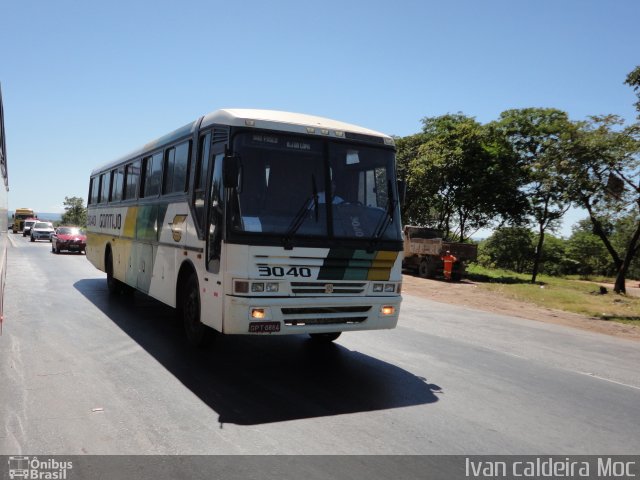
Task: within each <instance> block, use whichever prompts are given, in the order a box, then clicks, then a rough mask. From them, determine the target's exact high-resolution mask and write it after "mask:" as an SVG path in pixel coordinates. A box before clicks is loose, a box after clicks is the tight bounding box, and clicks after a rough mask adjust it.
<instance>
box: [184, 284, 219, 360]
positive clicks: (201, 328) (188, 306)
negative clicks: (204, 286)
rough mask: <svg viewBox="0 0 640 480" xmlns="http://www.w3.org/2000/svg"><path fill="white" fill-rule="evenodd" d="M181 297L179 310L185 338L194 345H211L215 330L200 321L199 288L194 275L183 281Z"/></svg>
mask: <svg viewBox="0 0 640 480" xmlns="http://www.w3.org/2000/svg"><path fill="white" fill-rule="evenodd" d="M181 297H182V298H181V302H180V310H181V314H182V321H183V323H184V331H185V333H186V336H187V340H188V341H189V343H190V344H191V345H193V346H194V347H200V348H201V347H207V346H209V345H211V344H212V343H213V340H214V339H215V337H214V333H215V332H214V330H213V329H211V328H209V327H208V326H207V325H205V324H204V323H202V322H201V321H200V289H199V287H198V279H197V278H196V276H195V275H191V276H190V277H189V279H188V280H187V282H186V283H185V285H184V287H183V288H182V295H181Z"/></svg>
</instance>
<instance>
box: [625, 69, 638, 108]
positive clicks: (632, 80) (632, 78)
mask: <svg viewBox="0 0 640 480" xmlns="http://www.w3.org/2000/svg"><path fill="white" fill-rule="evenodd" d="M624 83H626V84H627V85H629V86H630V87H631V88H633V91H634V92H636V95H637V96H638V101H637V102H636V103H635V104H634V105H635V107H636V110H638V118H640V65H638V66H637V67H636V68H634V69H633V70H632V71H631V72H629V75H627V79H626V80H625V82H624Z"/></svg>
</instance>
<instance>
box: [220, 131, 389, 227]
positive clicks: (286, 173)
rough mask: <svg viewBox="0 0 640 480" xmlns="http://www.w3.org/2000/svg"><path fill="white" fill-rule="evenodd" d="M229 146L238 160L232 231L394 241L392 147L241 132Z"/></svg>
mask: <svg viewBox="0 0 640 480" xmlns="http://www.w3.org/2000/svg"><path fill="white" fill-rule="evenodd" d="M234 152H235V153H236V154H237V155H238V156H239V158H240V163H241V176H240V181H239V187H238V194H237V201H236V202H232V204H233V205H234V208H235V212H233V213H234V214H233V218H234V219H235V220H234V221H233V228H234V230H236V231H240V232H245V233H249V232H256V233H257V232H259V233H261V234H262V235H264V234H274V235H281V236H283V237H293V236H296V237H334V238H344V239H360V240H371V239H376V238H380V239H385V240H400V238H401V236H400V235H401V234H400V219H399V218H398V217H399V215H398V208H397V201H396V199H397V194H396V187H395V172H394V169H393V165H394V153H393V151H391V150H388V149H384V148H375V147H368V146H361V145H355V144H354V145H351V144H348V143H337V142H331V141H329V140H328V139H327V140H325V139H318V138H308V137H304V138H298V137H293V136H288V135H279V134H256V133H245V134H241V135H238V136H236V138H235V142H234Z"/></svg>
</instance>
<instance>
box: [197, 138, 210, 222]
mask: <svg viewBox="0 0 640 480" xmlns="http://www.w3.org/2000/svg"><path fill="white" fill-rule="evenodd" d="M210 152H211V132H209V133H207V134H206V135H203V136H202V137H200V146H199V148H198V161H197V165H196V178H195V185H194V188H193V190H194V198H193V205H194V208H195V211H196V216H195V220H196V222H197V223H198V226H199V227H200V230H204V216H205V202H206V188H207V172H208V171H209V153H210Z"/></svg>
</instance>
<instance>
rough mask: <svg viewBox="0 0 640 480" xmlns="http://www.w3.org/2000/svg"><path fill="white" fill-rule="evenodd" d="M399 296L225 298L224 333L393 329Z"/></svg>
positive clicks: (277, 333) (278, 333)
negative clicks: (328, 299) (329, 298)
mask: <svg viewBox="0 0 640 480" xmlns="http://www.w3.org/2000/svg"><path fill="white" fill-rule="evenodd" d="M401 299H402V297H400V296H399V295H398V296H391V297H337V298H332V299H331V301H330V302H328V301H327V299H326V298H322V299H320V300H321V301H320V300H319V299H318V298H312V297H310V298H307V297H294V298H269V297H239V296H231V295H228V296H227V297H226V298H225V315H224V321H223V333H225V334H243V335H265V334H266V335H293V334H301V333H327V332H347V331H355V330H380V329H390V328H395V327H396V325H397V323H398V315H399V313H400V302H401Z"/></svg>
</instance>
